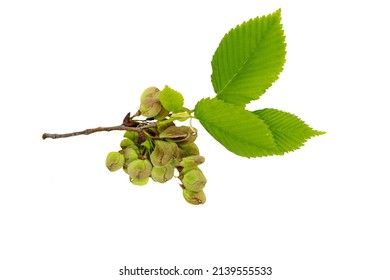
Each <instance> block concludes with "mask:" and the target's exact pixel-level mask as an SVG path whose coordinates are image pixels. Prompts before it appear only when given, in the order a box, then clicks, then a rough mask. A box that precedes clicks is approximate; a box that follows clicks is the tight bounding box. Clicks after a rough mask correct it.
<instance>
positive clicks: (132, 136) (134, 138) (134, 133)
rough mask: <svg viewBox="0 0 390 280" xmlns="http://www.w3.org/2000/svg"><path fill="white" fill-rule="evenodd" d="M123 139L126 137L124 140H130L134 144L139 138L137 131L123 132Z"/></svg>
mask: <svg viewBox="0 0 390 280" xmlns="http://www.w3.org/2000/svg"><path fill="white" fill-rule="evenodd" d="M123 137H126V138H128V139H130V140H132V141H133V142H134V143H135V142H137V140H138V138H139V133H138V132H137V131H133V130H128V131H126V132H125V134H124V135H123Z"/></svg>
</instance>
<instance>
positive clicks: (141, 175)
mask: <svg viewBox="0 0 390 280" xmlns="http://www.w3.org/2000/svg"><path fill="white" fill-rule="evenodd" d="M127 172H128V173H129V175H130V178H131V179H133V180H141V179H145V178H147V177H149V176H150V173H151V172H152V164H151V163H150V161H149V160H147V159H136V160H134V161H132V162H130V164H129V166H128V167H127Z"/></svg>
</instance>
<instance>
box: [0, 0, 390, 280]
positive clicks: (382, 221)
mask: <svg viewBox="0 0 390 280" xmlns="http://www.w3.org/2000/svg"><path fill="white" fill-rule="evenodd" d="M0 3H1V4H0V40H1V43H0V122H1V145H0V156H1V160H0V172H1V177H0V187H1V189H0V225H1V229H0V279H7V280H12V279H162V278H161V277H124V276H119V269H120V268H122V267H123V266H125V265H126V266H128V267H131V268H134V267H137V266H142V267H145V268H153V267H160V266H162V267H166V268H171V267H173V266H174V265H177V266H179V267H180V268H203V269H209V270H210V272H209V274H208V276H203V277H184V276H177V277H165V278H164V279H174V278H175V279H176V278H177V279H196V278H199V279H217V278H218V279H233V278H234V279H260V278H261V277H258V278H254V277H249V276H246V277H245V276H241V277H227V276H226V277H222V276H219V277H217V276H214V277H213V276H211V275H210V274H211V270H212V267H213V266H272V267H273V271H274V273H273V275H272V276H269V277H263V278H264V279H317V280H319V279H377V280H379V279H390V271H389V264H390V253H389V252H390V241H389V236H390V230H389V213H390V204H389V199H390V197H389V187H390V180H389V177H388V176H389V175H388V169H389V168H388V167H389V156H390V154H389V148H388V147H389V144H388V143H389V140H390V139H389V132H388V129H389V119H390V118H389V109H388V106H389V102H388V99H387V96H388V95H389V93H390V90H389V63H390V59H389V51H388V50H389V49H390V44H389V41H388V39H389V36H388V35H389V31H388V26H390V20H389V17H388V12H387V11H388V10H387V9H386V8H385V7H386V6H385V5H384V4H385V3H386V2H385V1H354V2H351V1H322V2H320V1H226V0H225V1H204V2H201V1H157V0H155V1H137V2H136V1H132V2H130V1H86V0H78V1H1V2H0ZM278 8H282V22H283V25H284V29H285V34H286V38H287V39H286V40H287V63H286V65H285V69H284V71H283V73H282V74H281V75H280V79H279V80H278V81H277V82H276V83H275V84H274V85H273V86H272V87H271V88H270V89H269V90H268V92H267V93H266V94H265V95H264V96H262V98H261V99H260V100H258V101H256V102H253V103H252V104H250V105H249V108H251V109H259V108H264V107H273V108H278V109H282V110H285V111H289V112H292V113H294V114H297V115H298V116H300V117H301V118H302V119H303V120H305V121H306V122H307V123H308V124H310V125H311V126H312V127H314V128H315V129H318V130H323V131H326V132H327V134H326V135H324V136H321V137H316V138H313V139H311V140H310V141H308V142H307V144H306V145H305V146H304V147H303V148H302V149H300V150H298V151H296V152H293V153H290V154H288V155H285V156H283V157H268V158H257V159H246V158H240V157H238V156H236V155H234V154H232V153H230V152H228V151H227V150H225V149H224V148H223V147H222V146H221V145H220V144H219V143H218V142H216V141H214V140H213V138H211V136H209V135H208V134H207V132H206V131H205V130H204V129H203V128H202V127H201V126H200V124H199V123H198V122H195V126H196V127H197V128H198V130H199V137H198V140H197V141H198V145H199V147H200V149H201V153H202V154H203V155H204V156H205V157H206V163H205V164H204V165H203V170H204V173H205V174H206V176H207V178H208V184H207V186H206V189H205V191H206V194H207V198H208V201H207V203H206V204H205V205H202V206H192V205H189V204H187V203H186V202H185V201H184V199H183V198H182V195H181V192H180V189H179V187H178V185H177V183H176V182H175V181H171V182H169V183H167V184H165V185H160V184H156V183H150V184H148V185H147V186H145V187H136V186H133V185H131V184H130V183H129V181H128V178H127V176H125V174H124V173H122V172H117V173H110V172H108V171H107V170H106V168H105V166H104V161H105V157H106V154H107V153H108V152H109V151H111V150H117V149H118V144H119V141H120V140H121V137H122V132H110V133H106V132H104V133H100V134H93V135H90V136H80V137H74V138H67V139H59V140H51V139H48V140H45V141H42V139H41V135H42V133H43V132H58V133H60V132H71V131H77V130H82V129H85V128H89V127H96V126H109V125H116V124H119V123H120V122H121V121H122V118H123V117H124V115H125V114H126V113H127V112H128V111H132V112H134V111H135V110H137V108H138V100H139V95H140V93H141V92H142V91H143V90H144V89H145V88H146V87H149V86H152V85H155V86H158V87H161V88H162V87H163V86H164V85H165V84H168V85H170V86H171V87H172V88H174V89H176V90H178V91H180V92H181V93H182V94H183V95H184V96H185V105H186V106H187V107H190V108H193V107H194V105H195V104H196V102H197V101H198V100H199V99H201V98H203V97H208V96H213V89H212V86H211V82H210V74H211V66H210V61H211V57H212V55H213V53H214V51H215V49H216V48H217V46H218V43H219V41H220V39H221V38H222V37H223V35H224V34H225V33H226V32H227V31H228V30H229V29H230V28H232V27H234V26H236V25H237V24H239V23H241V22H243V21H245V20H248V19H249V18H252V17H256V16H261V15H265V14H268V13H271V12H273V11H275V10H276V9H278Z"/></svg>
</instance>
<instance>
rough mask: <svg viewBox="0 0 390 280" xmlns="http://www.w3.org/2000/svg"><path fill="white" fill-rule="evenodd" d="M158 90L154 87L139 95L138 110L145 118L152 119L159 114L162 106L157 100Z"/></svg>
mask: <svg viewBox="0 0 390 280" xmlns="http://www.w3.org/2000/svg"><path fill="white" fill-rule="evenodd" d="M159 96H160V90H159V89H158V88H156V87H150V88H147V89H146V90H145V91H144V92H143V93H142V95H141V105H140V108H139V110H140V111H141V114H142V115H143V116H145V117H147V118H152V117H154V116H156V115H157V114H158V113H160V111H161V109H162V105H161V103H160V100H159Z"/></svg>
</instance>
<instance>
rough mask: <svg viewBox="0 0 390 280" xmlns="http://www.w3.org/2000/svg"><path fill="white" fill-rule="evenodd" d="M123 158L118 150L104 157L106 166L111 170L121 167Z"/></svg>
mask: <svg viewBox="0 0 390 280" xmlns="http://www.w3.org/2000/svg"><path fill="white" fill-rule="evenodd" d="M124 163H125V158H124V156H123V155H122V154H120V153H119V152H110V153H108V155H107V158H106V167H107V168H108V170H110V171H111V172H114V171H117V170H119V169H121V168H122V167H123V164H124Z"/></svg>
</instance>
